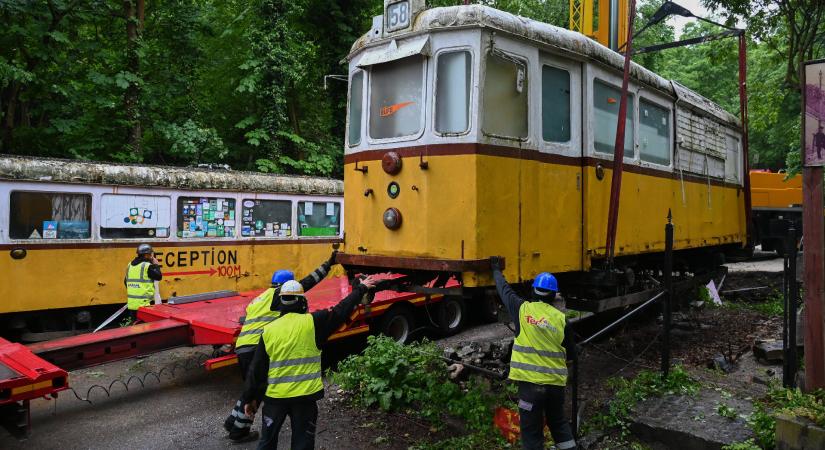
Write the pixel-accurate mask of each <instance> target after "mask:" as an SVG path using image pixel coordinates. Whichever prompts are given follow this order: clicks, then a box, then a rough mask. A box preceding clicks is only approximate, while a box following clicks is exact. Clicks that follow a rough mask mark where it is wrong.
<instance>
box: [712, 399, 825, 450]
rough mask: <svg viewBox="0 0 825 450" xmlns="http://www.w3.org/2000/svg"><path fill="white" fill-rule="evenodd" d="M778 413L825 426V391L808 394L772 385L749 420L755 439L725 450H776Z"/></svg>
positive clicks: (727, 447)
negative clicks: (774, 449)
mask: <svg viewBox="0 0 825 450" xmlns="http://www.w3.org/2000/svg"><path fill="white" fill-rule="evenodd" d="M778 414H786V415H790V416H795V417H802V418H805V419H808V420H810V421H811V422H813V423H814V424H816V425H817V426H820V427H825V391H823V390H817V391H814V392H812V393H807V394H806V393H803V392H802V391H800V390H799V389H787V388H782V387H778V386H772V387H771V389H770V391H769V392H768V394H767V395H766V396H765V397H764V398H762V399H760V400H759V401H757V402H756V403H755V404H754V411H753V413H751V415H750V416H749V417H748V425H749V426H750V427H751V429H752V430H753V433H754V435H755V437H754V438H753V439H748V440H747V441H745V442H738V443H735V444H731V445H728V446H725V447H724V449H723V450H751V449H766V450H771V449H773V448H774V447H775V445H776V416H777V415H778Z"/></svg>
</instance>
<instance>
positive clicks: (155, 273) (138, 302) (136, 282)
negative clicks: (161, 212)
mask: <svg viewBox="0 0 825 450" xmlns="http://www.w3.org/2000/svg"><path fill="white" fill-rule="evenodd" d="M162 278H163V274H162V273H161V272H160V263H159V262H158V260H157V259H155V251H154V250H152V246H151V245H149V244H140V245H139V246H138V248H137V256H136V257H135V259H133V260H132V262H130V263H129V265H128V266H127V267H126V277H125V278H124V279H123V284H125V285H126V309H127V311H126V312H127V317H129V318H131V319H132V320H131V321H132V322H134V321H135V320H136V319H137V310H138V308H140V307H141V306H149V305H150V304H151V303H152V302H153V301H155V282H156V281H160V280H161V279H162Z"/></svg>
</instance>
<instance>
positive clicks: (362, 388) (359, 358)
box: [332, 336, 512, 448]
mask: <svg viewBox="0 0 825 450" xmlns="http://www.w3.org/2000/svg"><path fill="white" fill-rule="evenodd" d="M439 355H440V350H439V349H438V347H436V346H435V344H433V343H431V342H426V341H425V342H422V343H415V344H412V345H409V346H404V345H399V344H398V343H396V342H395V341H394V340H392V339H391V338H388V337H385V336H370V337H369V338H368V346H367V348H366V349H365V350H364V351H363V352H362V353H361V354H359V355H352V356H349V357H348V358H347V359H345V360H344V361H342V362H341V363H340V364H339V365H338V370H337V371H336V372H334V373H332V380H333V382H334V383H336V384H338V385H339V386H340V387H341V388H342V389H344V390H345V391H347V392H349V393H351V394H352V395H353V399H354V400H355V401H356V402H357V403H358V404H360V405H363V406H366V407H370V406H377V407H379V408H381V409H383V410H385V411H397V410H402V411H408V412H409V413H412V414H416V415H418V416H420V417H422V418H424V419H426V420H428V421H430V422H431V423H433V424H434V425H436V426H437V425H439V424H440V423H441V422H440V419H441V417H442V416H443V415H444V414H450V415H452V416H455V417H460V418H462V419H464V421H465V424H466V426H467V429H468V430H470V431H472V432H473V433H474V434H471V435H469V436H464V437H459V438H455V442H453V441H452V440H450V442H442V443H439V444H438V445H437V446H435V447H426V446H425V447H422V448H472V447H473V443H478V442H499V441H500V437H498V435H497V434H496V433H495V432H494V431H493V424H492V420H493V413H492V411H493V408H494V406H495V405H498V404H502V403H503V402H504V398H506V396H507V395H508V393H510V392H512V388H510V389H505V390H503V391H501V392H500V393H496V392H494V391H493V390H492V389H491V388H490V386H489V384H487V383H484V382H480V381H477V380H475V379H471V380H470V381H469V382H468V383H467V384H466V386H464V387H463V388H462V387H461V386H460V385H458V384H456V383H453V382H451V381H450V380H449V379H448V376H447V369H446V365H445V363H444V362H443V360H442V359H441V357H440V356H439ZM449 445H454V446H453V447H449ZM462 445H466V446H468V447H461V446H462Z"/></svg>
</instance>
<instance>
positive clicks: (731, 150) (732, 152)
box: [725, 134, 741, 182]
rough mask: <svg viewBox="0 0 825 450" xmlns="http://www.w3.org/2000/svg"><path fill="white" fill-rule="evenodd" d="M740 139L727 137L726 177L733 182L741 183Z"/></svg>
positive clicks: (728, 135)
mask: <svg viewBox="0 0 825 450" xmlns="http://www.w3.org/2000/svg"><path fill="white" fill-rule="evenodd" d="M740 164H741V161H740V157H739V138H738V137H736V136H731V135H730V134H726V135H725V177H726V178H727V179H728V180H730V181H733V182H739V166H740Z"/></svg>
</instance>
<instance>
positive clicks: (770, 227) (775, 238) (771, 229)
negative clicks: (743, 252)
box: [750, 170, 802, 255]
mask: <svg viewBox="0 0 825 450" xmlns="http://www.w3.org/2000/svg"><path fill="white" fill-rule="evenodd" d="M750 181H751V202H752V205H753V210H752V213H751V219H752V221H753V241H754V244H755V245H761V246H762V250H763V251H771V250H774V251H776V252H777V253H778V254H780V255H782V254H784V253H785V245H786V244H785V243H784V240H785V239H786V238H787V236H788V231H787V230H788V226H789V225H790V224H793V225H794V228H796V231H797V236H802V176H801V175H796V176H794V177H792V178H790V179H787V180H786V174H784V173H777V172H770V171H766V170H752V171H751V172H750Z"/></svg>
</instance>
